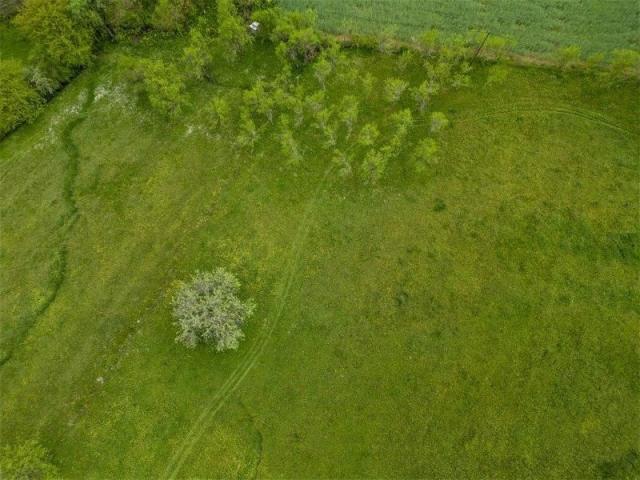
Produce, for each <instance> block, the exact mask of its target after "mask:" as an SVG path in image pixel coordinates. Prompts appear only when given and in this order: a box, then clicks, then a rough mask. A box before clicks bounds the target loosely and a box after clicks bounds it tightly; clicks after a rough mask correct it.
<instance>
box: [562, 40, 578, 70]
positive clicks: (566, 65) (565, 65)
mask: <svg viewBox="0 0 640 480" xmlns="http://www.w3.org/2000/svg"><path fill="white" fill-rule="evenodd" d="M581 54H582V49H581V48H580V47H579V46H577V45H569V46H568V47H563V48H559V49H558V50H557V51H556V57H557V58H558V62H559V63H560V67H561V68H562V69H563V70H570V69H572V68H574V67H575V66H577V65H578V63H580V58H581Z"/></svg>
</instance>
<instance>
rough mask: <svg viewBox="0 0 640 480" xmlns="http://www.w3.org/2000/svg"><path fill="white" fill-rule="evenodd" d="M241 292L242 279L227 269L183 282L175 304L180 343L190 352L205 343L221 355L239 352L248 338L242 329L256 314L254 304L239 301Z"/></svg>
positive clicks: (178, 290) (173, 300)
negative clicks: (190, 349) (226, 351)
mask: <svg viewBox="0 0 640 480" xmlns="http://www.w3.org/2000/svg"><path fill="white" fill-rule="evenodd" d="M239 289H240V282H239V281H238V279H237V278H236V277H235V276H234V275H233V274H231V273H229V272H227V271H226V270H224V269H223V268H217V269H216V270H214V271H212V272H196V273H195V275H193V276H192V277H191V279H190V280H189V281H187V282H179V283H178V285H177V290H176V293H175V295H174V296H173V299H172V301H171V303H172V306H173V317H174V319H175V324H176V326H177V327H178V330H179V331H178V336H177V337H176V342H178V343H181V344H182V345H184V346H185V347H187V348H195V347H196V346H197V345H198V344H199V343H205V344H209V345H213V346H214V347H215V349H216V351H218V352H222V351H225V350H236V349H237V348H238V345H239V344H240V341H241V340H242V339H243V338H244V333H243V332H242V327H243V326H244V324H245V323H246V321H247V319H248V318H249V317H251V315H252V314H253V311H254V310H255V304H254V303H253V300H251V299H250V300H247V301H245V302H243V301H242V300H240V298H238V290H239Z"/></svg>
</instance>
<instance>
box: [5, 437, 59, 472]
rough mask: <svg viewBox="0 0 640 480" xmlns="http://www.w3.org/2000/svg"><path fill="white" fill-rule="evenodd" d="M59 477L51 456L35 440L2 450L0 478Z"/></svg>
mask: <svg viewBox="0 0 640 480" xmlns="http://www.w3.org/2000/svg"><path fill="white" fill-rule="evenodd" d="M59 476H60V474H59V472H58V468H57V467H56V466H55V465H53V464H52V463H51V455H50V454H49V452H48V451H47V449H46V448H44V447H43V446H42V445H40V444H39V443H38V442H36V441H35V440H30V441H27V442H24V443H23V444H20V445H17V446H14V447H9V446H5V447H2V448H1V449H0V477H1V478H3V479H4V480H50V479H54V478H59Z"/></svg>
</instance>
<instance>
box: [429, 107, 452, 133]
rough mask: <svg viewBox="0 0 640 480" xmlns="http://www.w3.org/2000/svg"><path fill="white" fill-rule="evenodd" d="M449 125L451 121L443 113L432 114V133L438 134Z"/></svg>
mask: <svg viewBox="0 0 640 480" xmlns="http://www.w3.org/2000/svg"><path fill="white" fill-rule="evenodd" d="M448 125H449V119H448V118H447V116H446V115H445V114H444V113H442V112H433V113H432V114H431V132H432V133H438V132H439V131H440V130H443V129H445V128H446V127H447V126H448Z"/></svg>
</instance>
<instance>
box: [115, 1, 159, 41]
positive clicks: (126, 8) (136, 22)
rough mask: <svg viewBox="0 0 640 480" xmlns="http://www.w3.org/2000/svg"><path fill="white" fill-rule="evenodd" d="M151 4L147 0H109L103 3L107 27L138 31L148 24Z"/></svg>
mask: <svg viewBox="0 0 640 480" xmlns="http://www.w3.org/2000/svg"><path fill="white" fill-rule="evenodd" d="M152 7H153V4H152V3H150V2H149V1H147V0H109V1H108V2H105V3H104V18H105V22H106V24H107V27H108V28H109V29H110V30H112V31H115V32H116V33H120V32H126V31H130V32H139V31H141V30H142V29H143V28H144V27H145V26H146V25H148V23H149V20H150V18H151V8H152Z"/></svg>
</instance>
